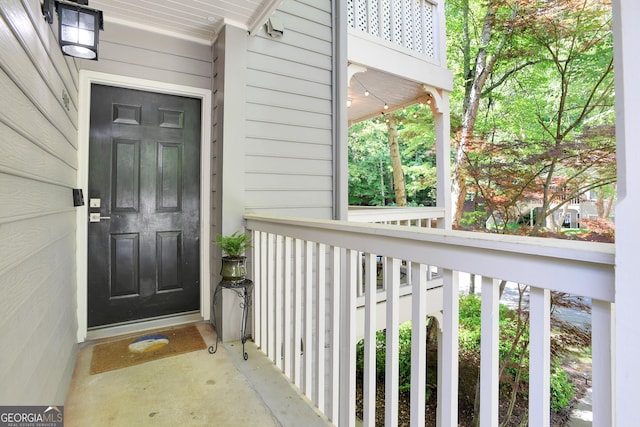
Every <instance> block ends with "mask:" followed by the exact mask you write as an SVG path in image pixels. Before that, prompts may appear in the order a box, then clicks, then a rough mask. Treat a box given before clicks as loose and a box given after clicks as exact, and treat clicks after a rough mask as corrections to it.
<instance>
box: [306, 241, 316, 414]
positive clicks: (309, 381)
mask: <svg viewBox="0 0 640 427" xmlns="http://www.w3.org/2000/svg"><path fill="white" fill-rule="evenodd" d="M313 246H314V245H313V242H310V241H306V242H305V245H304V257H305V258H304V394H305V395H306V396H307V397H309V398H310V399H312V396H313V383H314V381H313V372H314V370H313V355H314V354H315V353H316V352H319V349H316V347H315V345H316V341H317V340H315V339H314V336H313V320H314V319H315V318H316V316H315V315H314V312H313V296H314V295H313V259H314V258H313ZM316 403H317V402H316Z"/></svg>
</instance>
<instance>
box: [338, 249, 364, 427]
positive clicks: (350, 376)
mask: <svg viewBox="0 0 640 427" xmlns="http://www.w3.org/2000/svg"><path fill="white" fill-rule="evenodd" d="M358 256H359V252H358V251H357V250H354V249H348V250H347V254H346V270H347V271H346V282H345V283H344V284H343V286H342V289H341V298H340V318H341V324H340V336H341V337H340V341H341V343H340V423H339V425H340V426H345V427H354V426H355V424H356V399H355V396H356V319H355V317H356V290H357V287H358V270H361V268H360V267H359V262H358V261H359V260H358Z"/></svg>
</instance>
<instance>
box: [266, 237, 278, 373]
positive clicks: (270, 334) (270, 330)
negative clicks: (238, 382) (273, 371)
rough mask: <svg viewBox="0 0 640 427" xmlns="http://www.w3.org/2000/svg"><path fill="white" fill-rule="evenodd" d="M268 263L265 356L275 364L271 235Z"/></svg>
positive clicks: (273, 262) (274, 279) (273, 276)
mask: <svg viewBox="0 0 640 427" xmlns="http://www.w3.org/2000/svg"><path fill="white" fill-rule="evenodd" d="M267 238H268V249H267V250H268V258H267V259H268V261H267V273H268V276H267V277H268V279H267V289H266V292H267V295H266V305H267V307H269V312H268V313H267V333H266V334H265V335H266V340H267V348H266V350H267V356H269V358H270V359H271V361H272V362H273V363H276V311H275V308H276V305H275V303H274V302H275V296H276V250H275V247H276V236H275V234H273V233H269V234H268V237H267Z"/></svg>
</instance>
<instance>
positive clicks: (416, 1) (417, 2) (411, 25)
mask: <svg viewBox="0 0 640 427" xmlns="http://www.w3.org/2000/svg"><path fill="white" fill-rule="evenodd" d="M435 17H436V6H435V5H433V4H432V3H431V2H429V1H427V0H347V22H348V25H349V27H351V28H354V29H357V30H360V31H362V32H365V33H369V34H371V35H373V36H376V37H380V38H382V39H384V40H387V41H390V42H393V43H395V44H397V45H399V46H403V47H406V48H408V49H411V50H413V51H415V52H420V53H422V54H425V55H427V56H430V57H432V58H433V57H435V46H436V42H435V37H436V34H435V22H434V19H435Z"/></svg>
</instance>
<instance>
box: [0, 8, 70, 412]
mask: <svg viewBox="0 0 640 427" xmlns="http://www.w3.org/2000/svg"><path fill="white" fill-rule="evenodd" d="M0 68H1V70H0V92H1V93H2V96H1V97H0V313H2V315H1V317H0V347H1V348H2V352H0V378H1V379H2V380H1V382H2V390H1V391H0V402H2V404H3V405H62V404H63V403H64V399H65V395H66V392H67V388H68V385H69V381H70V379H71V374H72V373H73V367H74V363H75V354H76V349H77V345H76V325H77V323H76V284H75V271H76V262H75V251H76V245H75V229H76V224H75V221H76V210H75V208H74V207H73V199H72V192H71V189H72V188H73V187H75V183H76V174H77V116H78V114H77V99H78V97H77V81H78V76H77V70H76V68H75V65H74V63H73V61H72V60H68V59H65V58H63V56H62V54H61V53H60V51H59V47H58V45H57V42H56V40H55V36H54V34H53V28H52V27H51V26H49V25H48V24H46V22H45V21H44V20H43V19H42V12H41V11H40V2H39V1H38V0H27V1H19V0H6V1H3V3H2V7H0Z"/></svg>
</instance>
